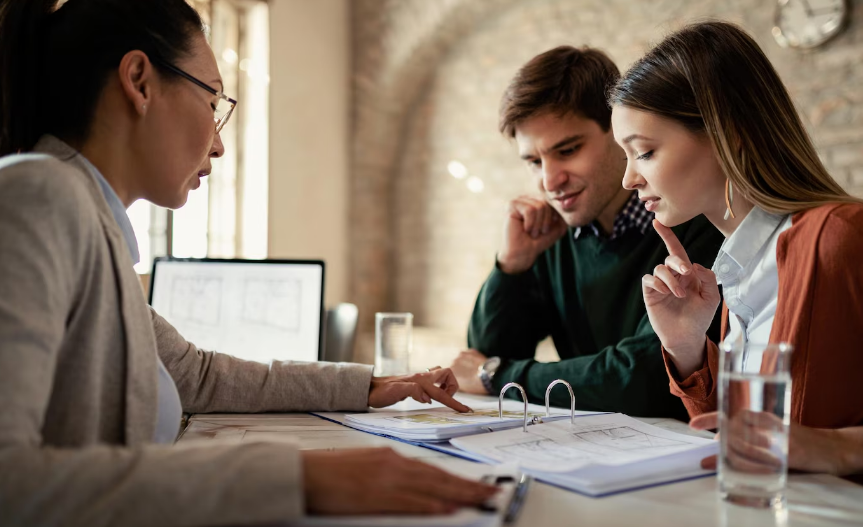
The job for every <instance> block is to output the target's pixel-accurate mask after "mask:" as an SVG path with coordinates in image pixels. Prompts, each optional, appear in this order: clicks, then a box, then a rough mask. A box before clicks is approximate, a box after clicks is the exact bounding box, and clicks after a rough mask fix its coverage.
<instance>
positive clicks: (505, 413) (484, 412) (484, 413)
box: [462, 408, 545, 419]
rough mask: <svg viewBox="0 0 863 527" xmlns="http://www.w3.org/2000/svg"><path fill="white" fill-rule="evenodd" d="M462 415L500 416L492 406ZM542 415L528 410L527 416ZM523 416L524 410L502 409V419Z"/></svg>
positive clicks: (520, 417) (529, 417)
mask: <svg viewBox="0 0 863 527" xmlns="http://www.w3.org/2000/svg"><path fill="white" fill-rule="evenodd" d="M462 415H464V416H470V415H475V416H477V417H491V418H494V419H499V418H500V413H499V412H498V411H497V410H495V409H493V408H489V409H488V410H477V411H475V412H473V413H470V414H462ZM544 415H545V414H541V413H538V412H533V413H531V412H528V414H527V418H528V419H531V418H532V417H542V416H544ZM523 417H524V412H518V411H514V410H504V411H503V418H504V419H522V418H523Z"/></svg>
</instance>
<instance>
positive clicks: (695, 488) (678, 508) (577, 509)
mask: <svg viewBox="0 0 863 527" xmlns="http://www.w3.org/2000/svg"><path fill="white" fill-rule="evenodd" d="M459 399H464V398H463V397H461V396H459ZM482 400H486V401H488V400H491V399H490V398H483V399H482ZM466 402H467V401H466ZM467 404H470V402H467ZM410 406H411V405H410V404H409V403H408V405H407V407H410ZM643 420H644V421H646V422H649V423H651V424H655V425H657V426H661V427H663V428H668V429H671V430H674V431H676V432H684V433H687V432H688V431H689V429H688V427H687V426H686V425H685V424H684V423H680V422H678V421H673V420H670V419H643ZM287 438H289V439H290V440H292V441H294V442H298V443H299V445H300V448H303V449H322V448H326V449H345V448H363V447H390V448H392V449H394V450H396V451H397V452H399V453H400V454H402V455H404V456H408V457H411V458H416V459H422V460H423V461H426V462H428V463H432V464H435V465H438V466H441V467H443V468H447V467H450V468H452V467H456V466H457V465H458V464H463V463H470V462H469V461H465V460H462V459H458V458H454V457H451V456H448V455H446V454H441V453H439V452H435V451H432V450H429V449H426V448H421V447H417V446H413V445H409V444H405V443H401V442H399V441H395V440H392V439H387V438H384V437H378V436H375V435H371V434H366V433H364V432H359V431H356V430H352V429H350V428H347V427H344V426H342V425H339V424H337V423H333V422H330V421H326V420H324V419H321V418H318V417H315V416H313V415H309V414H250V415H242V414H211V415H197V416H194V417H192V419H191V420H190V421H189V426H188V427H187V428H186V430H185V431H184V432H183V434H182V435H181V437H180V441H182V442H184V443H187V442H190V441H200V440H214V439H215V440H221V441H229V442H239V441H248V440H271V441H283V440H285V439H287ZM787 496H788V510H787V511H786V512H785V514H781V515H775V514H772V513H770V512H767V511H759V510H753V509H746V508H741V507H738V506H734V505H730V504H727V503H724V502H722V501H721V500H719V499H718V495H717V492H716V478H715V477H709V478H701V479H696V480H692V481H686V482H681V483H675V484H669V485H663V486H659V487H653V488H648V489H644V490H639V491H634V492H627V493H624V494H618V495H614V496H608V497H605V498H589V497H586V496H582V495H580V494H576V493H574V492H569V491H565V490H562V489H559V488H557V487H552V486H550V485H546V484H543V483H539V482H535V483H534V485H533V486H532V488H531V491H530V493H529V495H528V498H527V500H526V502H525V505H524V507H523V509H522V511H521V515H520V516H519V518H518V521H517V523H516V525H517V526H521V527H540V526H546V525H548V526H553V527H566V526H575V525H577V526H580V527H587V526H590V527H593V526H618V525H619V526H625V527H635V526H637V527H653V526H655V527H684V526H697V527H709V526H714V525H715V526H723V527H726V526H727V527H748V526H758V527H761V526H771V525H775V526H786V525H787V526H793V527H798V526H799V527H803V526H807V527H808V526H832V525H863V486H859V485H855V484H853V483H850V482H848V481H845V480H843V479H840V478H837V477H833V476H828V475H823V474H792V475H791V476H790V477H789V488H788V492H787Z"/></svg>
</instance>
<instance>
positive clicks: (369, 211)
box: [349, 0, 515, 332]
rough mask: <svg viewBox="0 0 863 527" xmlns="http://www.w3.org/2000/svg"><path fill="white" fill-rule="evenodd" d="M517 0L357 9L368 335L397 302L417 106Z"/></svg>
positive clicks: (353, 233)
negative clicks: (433, 81) (484, 27)
mask: <svg viewBox="0 0 863 527" xmlns="http://www.w3.org/2000/svg"><path fill="white" fill-rule="evenodd" d="M514 2H515V0H484V1H482V2H476V1H471V0H440V1H435V2H429V1H427V0H388V1H384V2H382V1H381V0H360V1H358V2H356V3H355V4H354V12H353V17H354V25H353V27H354V31H355V34H354V38H353V46H354V50H355V51H354V67H353V71H354V78H353V103H352V108H353V112H354V114H353V130H352V131H353V134H352V152H351V192H352V196H351V198H350V203H351V213H350V222H351V225H350V229H349V236H350V241H349V247H350V254H351V273H350V291H351V298H352V300H353V301H354V302H355V303H357V305H358V306H359V307H360V331H361V332H368V331H370V330H372V329H373V327H372V320H373V314H374V313H375V312H377V311H382V310H385V309H387V306H388V305H389V302H390V299H391V283H390V275H391V272H392V250H393V244H392V237H391V236H390V233H391V221H392V218H391V210H392V205H393V196H392V180H393V177H394V172H395V165H396V160H397V156H398V153H399V151H400V146H401V144H402V130H403V128H404V122H405V119H406V117H407V115H408V114H409V112H410V109H411V106H412V104H413V103H414V101H415V100H416V99H417V97H418V94H419V93H421V90H422V88H423V86H425V84H426V83H427V82H428V80H429V79H430V78H431V77H432V75H433V74H434V72H435V70H436V66H437V64H438V63H439V62H440V60H441V58H442V57H444V56H445V55H446V53H447V51H448V50H449V49H450V48H451V47H452V46H453V45H454V44H455V43H457V42H458V41H459V40H460V39H461V38H463V37H464V36H465V35H467V34H469V33H470V31H471V30H472V29H473V28H474V27H475V26H476V25H477V24H478V23H481V22H482V21H483V20H484V19H486V18H487V17H488V16H491V15H493V14H495V13H497V12H500V11H501V10H505V9H506V8H507V7H509V6H510V5H512V4H513V3H514Z"/></svg>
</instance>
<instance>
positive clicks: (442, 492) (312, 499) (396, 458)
mask: <svg viewBox="0 0 863 527" xmlns="http://www.w3.org/2000/svg"><path fill="white" fill-rule="evenodd" d="M302 457H303V480H304V481H303V483H304V488H305V500H306V510H307V511H308V512H309V513H311V514H327V515H347V514H387V513H389V514H392V513H401V514H446V513H452V512H455V511H456V509H458V508H459V507H469V506H477V505H480V504H482V503H483V502H485V501H486V500H488V499H489V498H490V497H492V496H493V495H494V494H495V493H496V492H497V487H494V486H491V485H486V484H484V483H480V482H478V481H470V480H466V479H462V478H460V477H457V476H454V475H452V474H449V473H448V472H445V471H443V470H441V469H439V468H436V467H433V466H431V465H427V464H425V463H421V462H419V461H416V460H413V459H408V458H405V457H402V456H400V455H398V454H396V453H395V452H394V451H393V450H392V449H389V448H365V449H354V450H336V451H326V450H306V451H303V452H302Z"/></svg>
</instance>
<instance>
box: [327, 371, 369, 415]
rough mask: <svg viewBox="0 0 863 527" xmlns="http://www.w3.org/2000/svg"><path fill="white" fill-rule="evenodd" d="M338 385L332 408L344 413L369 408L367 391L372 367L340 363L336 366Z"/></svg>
mask: <svg viewBox="0 0 863 527" xmlns="http://www.w3.org/2000/svg"><path fill="white" fill-rule="evenodd" d="M336 366H337V367H338V368H339V371H338V379H339V380H338V385H339V386H340V389H339V390H338V391H337V392H336V397H335V400H334V401H333V406H334V407H335V408H338V409H344V410H346V411H361V412H362V411H366V410H368V408H369V389H370V388H371V384H372V370H373V369H374V367H373V366H370V365H367V364H350V363H341V364H337V365H336Z"/></svg>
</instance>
